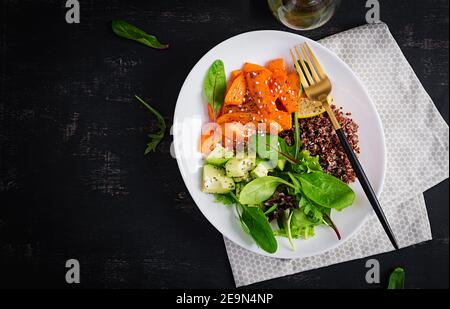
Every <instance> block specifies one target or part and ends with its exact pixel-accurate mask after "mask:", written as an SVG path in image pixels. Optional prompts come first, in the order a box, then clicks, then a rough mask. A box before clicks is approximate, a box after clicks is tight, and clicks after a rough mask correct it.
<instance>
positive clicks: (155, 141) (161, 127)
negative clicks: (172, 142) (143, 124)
mask: <svg viewBox="0 0 450 309" xmlns="http://www.w3.org/2000/svg"><path fill="white" fill-rule="evenodd" d="M134 97H135V98H136V99H137V100H138V101H139V102H141V103H142V105H144V106H145V107H146V108H147V109H148V110H149V111H150V112H152V113H153V114H154V115H155V116H156V119H157V124H158V131H157V132H156V133H150V134H149V135H148V137H149V138H150V142H149V143H148V144H147V148H146V149H145V151H144V155H146V154H149V153H150V152H152V151H153V152H154V151H155V150H156V147H157V146H158V145H159V143H161V141H162V139H163V138H164V135H165V134H166V129H167V126H166V121H165V120H164V117H163V116H162V115H161V114H160V113H159V112H158V111H157V110H156V109H154V108H153V107H151V106H150V105H149V104H148V103H147V102H145V101H144V100H143V99H141V98H140V97H139V96H137V95H135V96H134Z"/></svg>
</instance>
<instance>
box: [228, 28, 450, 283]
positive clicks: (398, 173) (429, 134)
mask: <svg viewBox="0 0 450 309" xmlns="http://www.w3.org/2000/svg"><path fill="white" fill-rule="evenodd" d="M320 43H321V44H323V45H324V46H326V47H328V48H329V49H331V50H332V51H334V52H335V53H336V54H337V55H338V56H339V57H340V58H341V59H342V60H343V61H345V62H346V63H347V64H348V65H349V66H350V67H351V69H352V70H353V72H355V74H356V75H357V76H358V77H359V78H360V79H361V80H362V82H363V83H364V84H365V86H366V87H367V90H368V91H369V95H370V96H371V98H372V100H373V102H374V103H375V105H376V108H377V110H378V113H379V114H380V117H381V120H382V123H383V129H384V133H385V136H386V147H387V157H388V158H387V172H386V173H387V174H386V181H385V184H384V188H383V192H382V194H381V197H380V202H381V204H382V205H383V209H384V211H385V213H386V216H387V218H388V220H389V222H390V225H391V227H392V229H393V230H394V233H395V235H396V237H397V239H398V242H399V245H400V246H401V247H406V246H410V245H413V244H417V243H420V242H423V241H427V240H430V239H431V230H430V223H429V221H428V215H427V210H426V207H425V200H424V197H423V194H422V193H423V192H424V191H426V190H427V189H429V188H431V187H433V186H434V185H436V184H438V183H439V182H441V181H443V180H444V179H446V178H448V175H449V128H448V125H447V124H446V122H445V121H444V120H443V119H442V117H441V115H440V114H439V112H438V111H437V109H436V107H435V106H434V103H433V101H432V100H431V98H430V96H429V95H428V94H427V92H426V91H425V89H424V88H423V86H422V85H421V83H420V81H419V80H418V78H417V76H416V75H415V73H414V71H413V70H412V68H411V66H410V65H409V63H408V62H407V60H406V59H405V57H404V56H403V53H402V51H401V50H400V48H399V46H398V45H397V43H396V41H395V40H394V38H393V37H392V35H391V33H390V32H389V29H388V27H387V26H386V25H385V24H382V23H381V24H373V25H365V26H361V27H358V28H355V29H351V30H349V31H346V32H343V33H339V34H336V35H333V36H331V37H328V38H326V39H323V40H321V41H320ZM387 64H389V65H387ZM404 115H408V117H405V116H404ZM224 240H225V246H226V249H227V253H228V258H229V260H230V264H231V268H232V271H233V276H234V280H235V283H236V286H243V285H248V284H252V283H255V282H259V281H264V280H268V279H272V278H277V277H281V276H286V275H290V274H294V273H297V272H301V271H305V270H310V269H315V268H319V267H324V266H328V265H331V264H336V263H341V262H345V261H350V260H354V259H359V258H363V257H367V256H371V255H375V254H380V253H383V252H388V251H391V250H392V249H393V248H392V245H391V244H390V242H389V240H388V238H387V236H386V235H385V233H384V231H383V228H382V227H381V224H380V223H379V222H378V220H377V218H376V217H375V216H372V217H371V218H370V219H368V220H367V221H366V222H365V223H364V225H363V226H362V227H361V229H360V230H359V231H358V232H357V233H356V234H355V235H354V236H353V237H352V238H351V239H349V240H347V241H346V242H345V243H343V244H342V245H341V246H339V247H337V248H336V249H334V250H331V251H329V252H326V253H323V254H320V255H317V256H314V257H308V258H302V259H294V260H288V259H275V258H271V257H265V256H262V255H258V254H255V253H253V252H250V251H248V250H246V249H243V248H242V247H240V246H238V245H236V244H234V243H233V242H231V241H230V240H228V239H226V238H224Z"/></svg>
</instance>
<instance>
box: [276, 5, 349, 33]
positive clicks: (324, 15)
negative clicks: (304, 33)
mask: <svg viewBox="0 0 450 309" xmlns="http://www.w3.org/2000/svg"><path fill="white" fill-rule="evenodd" d="M267 2H268V3H269V7H270V10H271V11H272V13H273V15H274V16H275V17H276V18H277V19H278V20H279V21H280V22H282V23H283V24H284V25H286V26H287V27H289V28H292V29H295V30H312V29H315V28H318V27H320V26H322V25H323V24H325V23H326V22H328V21H329V20H330V19H331V17H333V15H334V13H335V12H336V10H337V8H338V7H339V4H340V3H341V0H267Z"/></svg>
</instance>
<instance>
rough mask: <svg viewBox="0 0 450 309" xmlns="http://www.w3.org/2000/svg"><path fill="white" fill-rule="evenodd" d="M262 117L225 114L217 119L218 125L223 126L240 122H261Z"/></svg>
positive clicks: (248, 114) (245, 114)
mask: <svg viewBox="0 0 450 309" xmlns="http://www.w3.org/2000/svg"><path fill="white" fill-rule="evenodd" d="M260 118H261V117H260V116H259V115H258V114H254V113H245V112H238V113H227V114H226V113H225V114H223V115H222V116H220V117H219V118H218V119H217V121H216V122H217V124H219V125H221V124H224V123H232V122H240V123H242V124H246V123H249V122H254V121H259V120H260Z"/></svg>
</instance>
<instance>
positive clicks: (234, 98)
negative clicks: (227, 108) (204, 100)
mask: <svg viewBox="0 0 450 309" xmlns="http://www.w3.org/2000/svg"><path fill="white" fill-rule="evenodd" d="M246 92H247V85H246V81H245V77H244V75H243V74H240V75H238V76H237V77H236V78H235V79H234V81H233V83H232V84H231V86H230V89H229V90H228V92H227V95H226V96H225V105H239V104H242V103H244V98H245V93H246Z"/></svg>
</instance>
